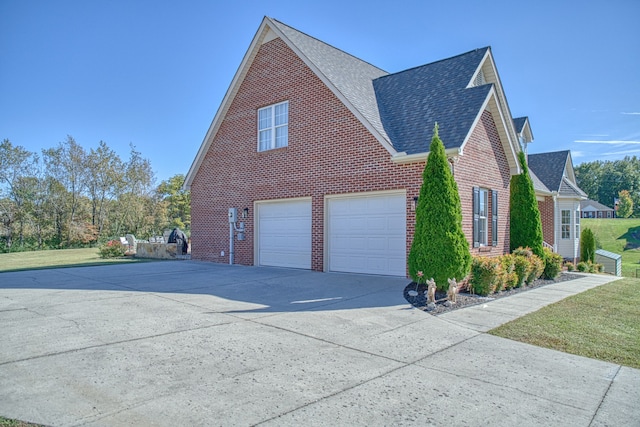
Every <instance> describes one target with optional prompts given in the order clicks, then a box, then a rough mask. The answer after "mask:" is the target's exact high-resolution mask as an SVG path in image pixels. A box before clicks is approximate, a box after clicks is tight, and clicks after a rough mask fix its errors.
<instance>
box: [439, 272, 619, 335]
mask: <svg viewBox="0 0 640 427" xmlns="http://www.w3.org/2000/svg"><path fill="white" fill-rule="evenodd" d="M581 274H583V273H581ZM618 279H621V277H616V276H608V275H603V274H584V277H583V278H580V279H576V280H569V281H566V282H559V283H554V284H552V285H547V286H542V287H540V288H536V289H532V290H530V291H526V292H521V293H518V294H516V295H512V296H509V297H506V298H499V299H496V300H493V301H489V302H487V303H485V304H479V305H474V306H471V307H466V308H463V309H460V310H454V311H449V312H447V313H443V314H441V315H439V316H438V317H439V318H441V319H444V320H446V321H447V322H450V323H453V324H456V325H459V326H463V327H465V328H469V329H472V330H474V331H478V332H487V331H489V330H491V329H494V328H497V327H498V326H500V325H502V324H504V323H507V322H510V321H512V320H514V319H517V318H518V317H522V316H524V315H526V314H529V313H533V312H534V311H537V310H540V309H541V308H542V307H545V306H547V305H549V304H553V303H554V302H558V301H560V300H563V299H565V298H567V297H570V296H571V295H575V294H579V293H580V292H584V291H586V290H588V289H591V288H595V287H597V286H600V285H604V284H606V283H609V282H613V281H615V280H618Z"/></svg>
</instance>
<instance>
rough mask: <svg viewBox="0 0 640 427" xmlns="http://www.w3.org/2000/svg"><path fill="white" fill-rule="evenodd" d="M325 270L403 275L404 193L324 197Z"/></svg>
mask: <svg viewBox="0 0 640 427" xmlns="http://www.w3.org/2000/svg"><path fill="white" fill-rule="evenodd" d="M327 215H328V221H327V224H328V227H329V228H328V233H327V234H328V242H327V243H328V244H327V250H328V262H329V267H328V270H329V271H342V272H351V273H368V274H381V275H389V276H402V277H404V276H405V275H406V265H407V262H406V258H407V255H406V233H407V231H406V230H407V214H406V194H405V193H404V192H403V193H393V194H371V195H367V194H361V195H357V196H349V197H335V198H328V199H327Z"/></svg>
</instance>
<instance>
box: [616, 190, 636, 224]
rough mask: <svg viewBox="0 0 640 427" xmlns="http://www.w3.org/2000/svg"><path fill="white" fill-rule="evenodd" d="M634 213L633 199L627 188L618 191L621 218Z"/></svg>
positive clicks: (619, 215) (618, 213)
mask: <svg viewBox="0 0 640 427" xmlns="http://www.w3.org/2000/svg"><path fill="white" fill-rule="evenodd" d="M632 213H633V200H632V199H631V195H629V192H628V191H627V190H622V191H620V192H619V193H618V212H617V215H618V217H619V218H629V217H630V216H631V214H632Z"/></svg>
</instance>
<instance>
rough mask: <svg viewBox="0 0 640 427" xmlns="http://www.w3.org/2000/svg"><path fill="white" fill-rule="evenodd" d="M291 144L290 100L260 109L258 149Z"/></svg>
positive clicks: (263, 149)
mask: <svg viewBox="0 0 640 427" xmlns="http://www.w3.org/2000/svg"><path fill="white" fill-rule="evenodd" d="M287 145H289V101H285V102H281V103H279V104H274V105H270V106H268V107H264V108H261V109H259V110H258V151H267V150H272V149H274V148H280V147H286V146H287Z"/></svg>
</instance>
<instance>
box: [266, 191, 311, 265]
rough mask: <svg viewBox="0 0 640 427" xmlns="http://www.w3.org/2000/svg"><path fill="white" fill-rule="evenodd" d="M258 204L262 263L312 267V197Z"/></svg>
mask: <svg viewBox="0 0 640 427" xmlns="http://www.w3.org/2000/svg"><path fill="white" fill-rule="evenodd" d="M256 207H257V211H258V212H257V213H258V235H257V238H258V242H257V245H256V246H257V252H258V253H257V255H258V265H270V266H276V267H293V268H306V269H311V200H294V201H283V202H264V203H263V202H260V203H258V204H257V205H256Z"/></svg>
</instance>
